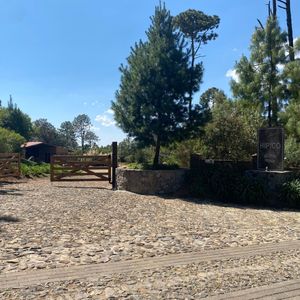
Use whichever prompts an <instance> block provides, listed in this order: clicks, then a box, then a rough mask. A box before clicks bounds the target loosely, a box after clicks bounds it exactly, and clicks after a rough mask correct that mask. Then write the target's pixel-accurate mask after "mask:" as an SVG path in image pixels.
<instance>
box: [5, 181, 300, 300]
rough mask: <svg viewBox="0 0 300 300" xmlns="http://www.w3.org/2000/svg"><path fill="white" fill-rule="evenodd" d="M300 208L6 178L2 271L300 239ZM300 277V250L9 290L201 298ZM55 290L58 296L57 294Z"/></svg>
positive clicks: (18, 294)
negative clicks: (266, 207)
mask: <svg viewBox="0 0 300 300" xmlns="http://www.w3.org/2000/svg"><path fill="white" fill-rule="evenodd" d="M299 237H300V213H299V212H293V211H285V212H284V211H271V210H256V209H249V208H238V207H230V206H228V207H226V206H217V205H212V204H211V203H209V202H207V203H204V202H203V203H194V202H193V201H184V200H182V199H176V198H174V199H172V198H170V199H167V198H160V197H155V196H141V195H135V194H132V193H127V192H112V191H111V190H110V186H109V185H107V186H105V185H103V184H102V183H101V185H100V186H99V183H80V184H74V183H68V184H63V183H56V184H51V183H49V182H48V180H47V179H46V180H33V181H29V182H24V183H14V184H9V185H2V186H1V185H0V246H1V247H0V276H1V275H3V274H13V273H15V272H18V273H19V272H23V271H24V272H29V271H34V270H48V269H56V268H61V267H63V268H64V267H70V266H81V265H91V264H104V265H105V264H107V265H108V264H111V263H117V262H126V261H135V260H137V259H145V258H157V257H163V256H166V255H171V254H181V253H190V252H203V251H207V250H216V249H225V248H228V247H233V249H235V247H243V246H249V245H264V244H265V243H278V242H283V241H297V240H298V239H299ZM299 278H300V251H299V250H297V249H294V250H291V249H290V250H284V251H283V250H281V251H278V252H276V253H272V254H263V255H262V254H256V255H254V256H251V257H246V258H245V257H244V258H242V257H239V258H230V259H227V260H213V261H208V262H204V261H203V262H197V263H189V264H187V265H182V266H165V267H162V268H157V269H151V270H140V271H138V272H129V273H126V274H125V273H124V274H112V275H106V276H103V277H101V278H94V279H93V280H77V279H72V280H65V281H62V282H59V283H57V282H52V283H44V284H40V285H35V286H31V287H24V288H20V289H17V290H14V289H9V288H8V289H5V290H4V291H1V292H0V298H1V299H2V298H3V299H37V298H42V297H44V298H45V297H46V298H49V297H50V298H51V297H53V299H56V298H58V297H62V296H61V295H65V297H69V296H70V297H71V298H70V299H105V298H111V299H113V298H114V297H115V298H126V299H160V298H169V299H174V298H176V299H198V298H205V297H208V296H213V295H216V294H221V293H224V292H232V291H237V290H240V289H246V288H250V287H255V286H262V285H268V284H271V283H275V282H281V281H285V280H288V279H294V280H296V279H299ZM50 298H49V299H50Z"/></svg>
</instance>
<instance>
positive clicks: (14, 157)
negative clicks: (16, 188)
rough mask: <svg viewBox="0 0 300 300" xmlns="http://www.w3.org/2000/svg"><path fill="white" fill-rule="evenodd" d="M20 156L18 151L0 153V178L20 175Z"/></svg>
mask: <svg viewBox="0 0 300 300" xmlns="http://www.w3.org/2000/svg"><path fill="white" fill-rule="evenodd" d="M20 175H21V156H20V154H19V153H0V178H4V177H20Z"/></svg>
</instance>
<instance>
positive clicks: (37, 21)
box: [0, 0, 300, 145]
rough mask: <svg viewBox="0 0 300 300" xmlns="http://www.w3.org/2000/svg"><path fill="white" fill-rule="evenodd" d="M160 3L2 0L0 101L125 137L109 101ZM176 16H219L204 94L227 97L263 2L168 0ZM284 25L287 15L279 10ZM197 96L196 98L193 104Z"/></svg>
mask: <svg viewBox="0 0 300 300" xmlns="http://www.w3.org/2000/svg"><path fill="white" fill-rule="evenodd" d="M158 2H159V1H158V0H156V1H154V0H143V1H141V0H110V1H103V0H88V1H87V0H26V1H24V0H9V1H7V0H0V37H1V49H0V99H1V100H2V101H3V102H4V104H5V103H6V101H7V100H8V98H9V95H10V94H11V95H12V97H13V100H14V101H15V102H16V103H17V104H18V106H19V107H20V108H21V109H23V110H24V111H25V112H26V113H28V114H29V115H30V116H31V118H32V119H33V120H35V119H38V118H47V119H48V120H49V121H50V122H51V123H53V124H54V125H55V126H57V127H58V126H59V125H60V124H61V123H62V122H63V121H66V120H70V121H71V120H73V118H74V117H75V116H76V115H78V114H81V113H86V114H88V115H89V116H90V117H91V119H92V121H93V125H94V128H95V131H96V133H97V134H98V135H99V137H100V139H101V141H100V144H104V145H105V144H108V143H111V142H112V141H113V140H117V141H120V140H122V139H123V138H124V137H125V135H124V134H123V133H122V131H121V130H120V129H118V128H116V127H115V126H114V123H113V115H112V114H111V111H110V110H109V109H110V103H111V100H113V99H114V95H115V91H116V90H117V89H118V86H119V81H120V72H119V70H118V68H119V66H120V64H121V63H125V62H126V57H127V56H128V55H129V53H130V47H131V46H132V45H133V44H134V43H135V42H136V41H138V40H139V39H140V38H142V39H143V38H145V31H146V30H147V28H148V27H149V24H150V20H149V17H150V16H151V15H152V14H153V12H154V7H155V5H157V4H158ZM165 2H166V6H167V8H169V9H170V10H171V13H172V14H173V15H176V14H178V13H180V12H182V11H185V10H187V9H189V8H193V9H197V10H202V11H203V12H205V13H207V14H216V15H218V16H220V18H221V25H220V28H219V30H218V33H219V38H218V39H217V40H216V41H213V42H211V43H210V44H208V45H206V46H204V47H203V49H202V54H203V55H204V57H203V61H204V66H205V74H204V78H203V80H204V82H203V84H202V86H201V92H204V91H205V90H206V89H207V88H209V87H212V86H216V87H218V88H221V89H223V90H225V92H226V93H227V94H230V89H229V79H230V78H229V77H228V76H226V74H227V75H228V71H229V70H231V69H233V67H234V64H235V61H237V60H239V58H240V57H241V55H242V54H243V53H244V54H248V46H249V41H250V38H251V35H252V33H253V31H254V27H255V26H256V25H257V20H256V19H257V18H259V19H260V20H262V21H264V20H265V19H266V16H267V8H266V5H265V4H266V3H267V1H266V0H250V1H249V0H184V1H182V0H166V1H165ZM291 2H292V5H293V7H292V9H293V19H294V30H295V33H294V35H295V37H297V36H300V21H299V19H300V17H299V12H300V1H299V0H292V1H291ZM279 19H280V23H281V24H282V27H283V28H285V14H284V12H283V11H281V10H280V11H279ZM198 98H199V95H196V97H195V101H197V100H198Z"/></svg>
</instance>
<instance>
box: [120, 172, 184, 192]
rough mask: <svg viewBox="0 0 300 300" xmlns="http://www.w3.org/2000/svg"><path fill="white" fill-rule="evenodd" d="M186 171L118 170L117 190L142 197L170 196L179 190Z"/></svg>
mask: <svg viewBox="0 0 300 300" xmlns="http://www.w3.org/2000/svg"><path fill="white" fill-rule="evenodd" d="M187 172H188V170H186V169H178V170H131V169H124V168H118V169H117V171H116V174H117V189H118V190H125V191H130V192H133V193H138V194H144V195H160V194H170V193H174V192H176V191H177V190H179V189H180V188H181V187H182V186H183V184H184V182H185V178H186V175H187Z"/></svg>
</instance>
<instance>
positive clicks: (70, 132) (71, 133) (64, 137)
mask: <svg viewBox="0 0 300 300" xmlns="http://www.w3.org/2000/svg"><path fill="white" fill-rule="evenodd" d="M58 132H59V138H60V141H61V144H62V146H64V147H66V148H68V149H71V150H74V149H76V148H77V141H76V134H75V129H74V126H73V124H72V122H70V121H65V122H63V123H61V125H60V128H59V129H58Z"/></svg>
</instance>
